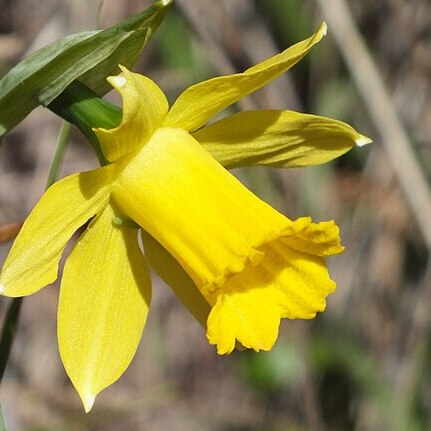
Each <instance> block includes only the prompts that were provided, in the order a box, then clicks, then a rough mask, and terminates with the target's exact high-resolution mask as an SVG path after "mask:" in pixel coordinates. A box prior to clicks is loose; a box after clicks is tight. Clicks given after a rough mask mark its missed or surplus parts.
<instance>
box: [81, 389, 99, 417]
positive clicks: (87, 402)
mask: <svg viewBox="0 0 431 431" xmlns="http://www.w3.org/2000/svg"><path fill="white" fill-rule="evenodd" d="M95 400H96V397H95V396H94V395H93V394H91V393H89V394H87V395H86V396H85V397H83V398H82V403H83V404H84V410H85V413H88V412H89V411H90V410H91V409H92V408H93V405H94V401H95Z"/></svg>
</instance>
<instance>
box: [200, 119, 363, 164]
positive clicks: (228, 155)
mask: <svg viewBox="0 0 431 431" xmlns="http://www.w3.org/2000/svg"><path fill="white" fill-rule="evenodd" d="M193 137H194V138H195V139H197V140H198V141H199V142H200V143H201V144H202V145H203V146H204V147H205V149H206V150H207V151H208V152H209V153H211V155H212V156H213V157H215V158H216V159H217V160H218V161H219V162H220V163H221V164H222V165H223V166H225V167H227V168H234V167H238V166H246V165H248V166H250V165H268V166H275V167H283V168H293V167H300V166H310V165H320V164H322V163H326V162H328V161H330V160H332V159H335V158H336V157H339V156H341V155H342V154H344V153H345V152H347V151H348V150H350V149H351V148H353V147H354V146H360V145H364V144H365V143H370V142H371V140H370V139H368V138H367V137H365V136H363V135H361V134H359V133H358V132H356V130H355V129H353V127H351V126H349V125H348V124H346V123H343V122H341V121H337V120H333V119H331V118H325V117H319V116H317V115H308V114H301V113H299V112H293V111H246V112H240V113H238V114H235V115H230V116H228V117H226V118H224V119H222V120H219V121H217V122H215V123H213V124H210V125H209V126H207V127H204V128H202V129H200V130H198V131H197V132H194V133H193Z"/></svg>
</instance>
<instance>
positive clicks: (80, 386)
mask: <svg viewBox="0 0 431 431" xmlns="http://www.w3.org/2000/svg"><path fill="white" fill-rule="evenodd" d="M113 217H114V212H113V210H112V208H111V206H110V205H108V206H107V207H106V208H105V210H104V212H103V213H102V214H101V215H100V216H98V217H97V218H96V219H95V220H93V221H92V222H91V224H90V225H89V228H88V229H87V231H86V232H85V233H84V234H83V235H82V236H81V238H80V239H79V240H78V242H77V243H76V245H75V247H74V248H73V250H72V252H71V254H70V256H69V257H68V259H67V261H66V265H65V268H64V273H63V280H62V283H61V288H60V299H59V307H58V343H59V347H60V354H61V358H62V361H63V363H64V366H65V368H66V371H67V374H68V375H69V377H70V379H71V380H72V383H73V384H74V386H75V388H76V389H77V391H78V393H79V395H80V397H81V399H82V402H83V404H84V408H85V410H86V411H89V410H90V409H91V407H92V405H93V402H94V399H95V397H96V395H97V394H98V393H99V392H100V391H101V390H103V389H104V388H106V387H107V386H109V385H110V384H112V383H113V382H115V381H116V380H117V379H118V378H119V377H120V376H121V375H122V374H123V372H124V371H125V370H126V368H127V367H128V365H129V363H130V361H131V360H132V358H133V356H134V355H135V352H136V349H137V346H138V343H139V340H140V338H141V335H142V330H143V328H144V324H145V320H146V317H147V313H148V307H149V304H150V296H151V291H150V287H151V286H150V278H149V275H148V271H147V269H146V263H145V260H144V258H143V255H142V253H141V250H140V249H139V246H138V241H137V234H138V230H137V229H132V228H128V227H123V226H115V225H113V224H112V220H113Z"/></svg>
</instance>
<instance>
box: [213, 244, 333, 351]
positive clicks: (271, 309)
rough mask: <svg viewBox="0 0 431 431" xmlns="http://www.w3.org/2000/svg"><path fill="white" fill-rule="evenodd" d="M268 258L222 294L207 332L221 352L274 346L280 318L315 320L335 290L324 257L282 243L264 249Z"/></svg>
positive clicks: (238, 276)
mask: <svg viewBox="0 0 431 431" xmlns="http://www.w3.org/2000/svg"><path fill="white" fill-rule="evenodd" d="M263 250H264V252H265V254H266V257H265V259H264V260H263V261H262V264H260V265H259V266H258V267H248V268H247V269H246V271H244V272H243V273H241V274H238V275H236V276H234V277H233V278H232V279H231V280H230V281H229V282H228V283H227V285H226V287H225V289H223V291H221V292H220V294H219V295H218V296H217V300H216V304H215V306H214V308H213V309H212V311H211V313H210V316H209V318H208V331H207V336H208V340H209V342H210V343H211V344H215V345H216V346H217V352H218V353H219V354H227V353H230V352H231V351H232V350H233V349H234V347H235V343H236V340H238V341H239V342H240V343H241V344H242V345H243V346H245V347H248V348H251V349H254V350H256V351H259V350H270V349H271V348H272V347H273V345H274V343H275V341H276V339H277V336H278V331H279V325H280V320H281V318H290V319H312V318H313V317H315V315H316V313H317V312H319V311H323V310H324V309H325V306H326V302H325V298H326V296H327V295H328V294H329V293H331V292H332V291H333V290H334V289H335V283H334V282H333V281H332V280H331V279H330V278H329V275H328V271H327V268H326V265H325V262H324V260H323V258H321V257H317V256H311V255H308V254H306V253H301V252H298V251H296V250H293V249H290V248H289V247H286V246H284V245H282V244H281V243H277V244H268V245H265V246H264V247H263Z"/></svg>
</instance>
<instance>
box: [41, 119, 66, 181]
mask: <svg viewBox="0 0 431 431" xmlns="http://www.w3.org/2000/svg"><path fill="white" fill-rule="evenodd" d="M71 128H72V125H71V124H70V123H68V122H67V121H63V124H62V125H61V129H60V133H59V135H58V142H57V148H56V149H55V153H54V157H53V158H52V161H51V166H50V168H49V174H48V179H47V180H46V188H48V187H49V186H51V185H52V184H53V183H54V182H55V181H56V180H57V176H58V170H59V168H60V165H61V162H62V160H63V155H64V152H65V150H66V147H67V143H68V141H69V136H70V131H71Z"/></svg>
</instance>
